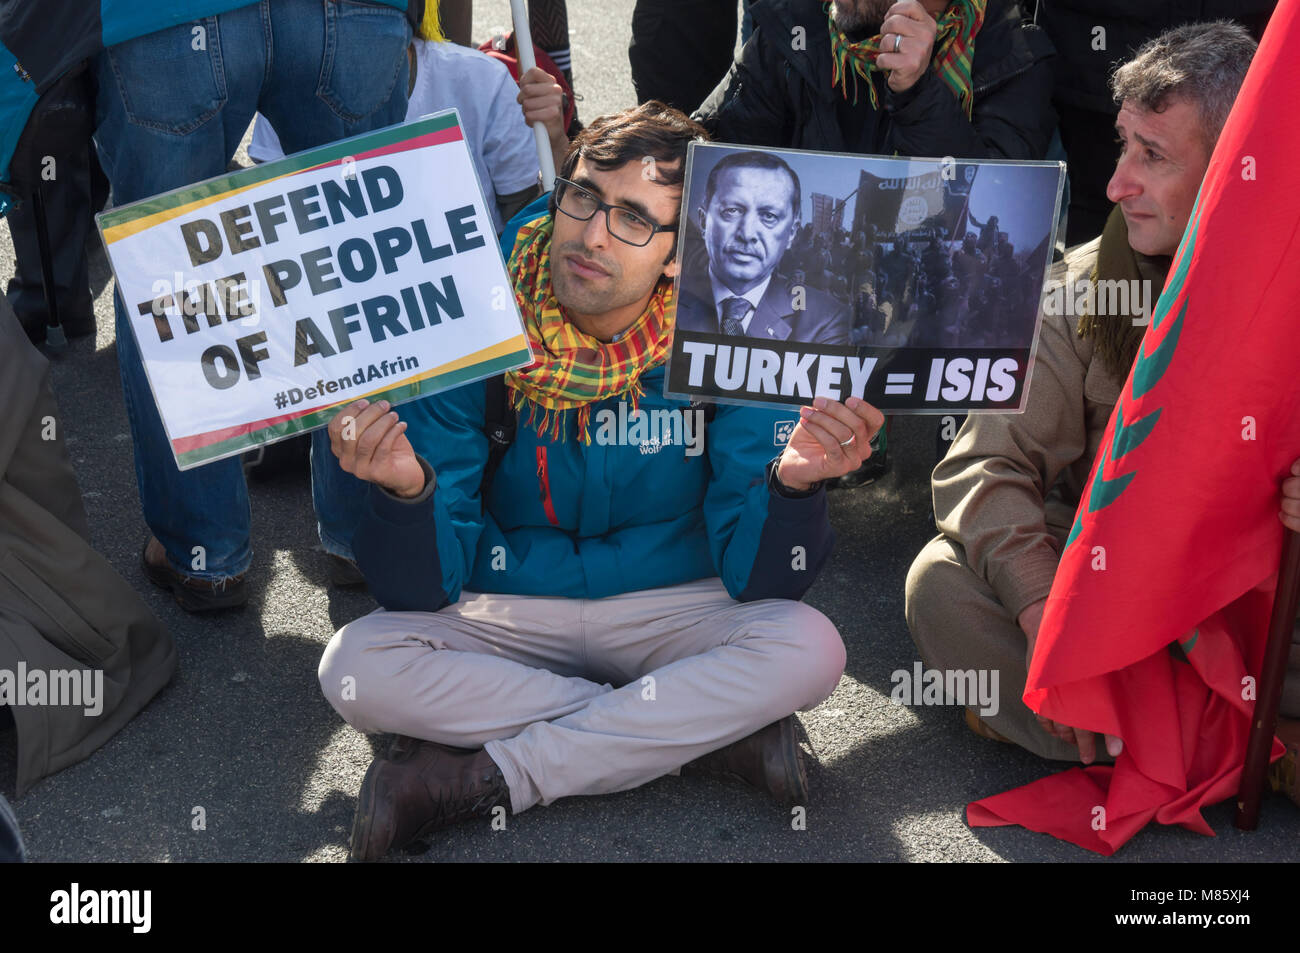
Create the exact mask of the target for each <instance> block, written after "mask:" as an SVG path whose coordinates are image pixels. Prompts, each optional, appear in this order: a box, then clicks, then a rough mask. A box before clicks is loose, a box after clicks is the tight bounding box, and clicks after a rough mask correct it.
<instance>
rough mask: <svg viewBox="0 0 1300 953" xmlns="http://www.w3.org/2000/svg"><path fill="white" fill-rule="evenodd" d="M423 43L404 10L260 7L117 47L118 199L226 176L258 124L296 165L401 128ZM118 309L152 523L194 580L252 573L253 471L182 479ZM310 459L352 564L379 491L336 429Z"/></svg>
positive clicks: (106, 78)
mask: <svg viewBox="0 0 1300 953" xmlns="http://www.w3.org/2000/svg"><path fill="white" fill-rule="evenodd" d="M409 42H410V27H409V25H408V24H407V21H406V15H405V14H404V13H403V12H402V11H400V10H397V9H395V8H393V7H387V6H380V5H378V4H371V3H361V2H354V0H329V2H326V3H322V2H321V0H274V2H273V3H272V2H270V0H262V2H260V3H254V4H251V5H250V6H246V7H241V8H240V9H238V10H232V11H230V12H228V13H222V14H220V15H218V16H215V17H206V18H204V19H202V20H198V21H195V22H193V23H185V24H180V25H177V26H174V27H168V28H166V29H163V30H159V31H158V32H156V33H150V34H149V35H147V36H142V37H139V38H138V39H134V40H128V41H127V42H125V43H120V44H118V45H116V46H113V47H110V48H109V49H108V50H106V51H105V52H104V53H103V54H101V56H100V59H99V64H98V71H99V99H98V104H97V116H96V126H97V128H96V133H95V141H96V145H97V146H98V148H99V155H100V162H101V163H102V164H103V167H104V171H105V173H106V174H107V175H108V179H109V181H110V182H111V183H112V186H113V201H114V202H115V203H116V204H118V205H122V204H126V203H128V202H134V201H136V200H138V199H142V198H146V197H148V196H151V195H156V194H158V193H160V192H166V191H169V190H171V189H174V188H178V187H180V186H184V185H189V184H190V183H193V182H198V181H200V180H202V179H207V178H211V177H212V176H216V175H221V174H223V173H224V172H225V171H226V167H227V164H228V163H229V162H230V159H231V157H232V156H233V155H234V154H235V150H236V149H237V148H238V147H239V142H240V140H241V139H242V138H243V135H244V132H245V130H247V129H248V124H249V122H251V121H252V118H253V114H254V113H256V112H258V111H260V112H262V113H263V114H264V115H265V116H266V117H267V119H269V120H270V122H271V123H272V125H274V127H275V131H276V132H277V133H278V134H279V136H280V142H281V143H282V144H283V146H284V150H285V152H286V153H294V152H298V151H300V150H303V149H308V148H312V147H314V146H319V145H323V144H324V143H328V142H333V141H334V140H336V139H342V138H345V137H347V136H352V135H357V134H359V133H362V132H367V131H369V130H371V129H378V128H381V127H383V126H388V125H392V124H393V123H398V122H401V121H402V120H403V119H404V118H405V115H406V95H407V93H406V84H407V69H408V67H407V59H406V47H407V45H408V43H409ZM115 304H116V307H117V355H118V363H119V365H120V368H121V374H122V389H123V392H124V394H125V400H126V412H127V417H128V419H129V420H130V422H131V435H132V437H133V438H134V441H135V470H136V479H137V481H138V483H139V486H140V502H141V505H142V507H143V509H144V518H145V522H146V523H147V524H148V525H149V528H150V529H151V530H152V531H153V534H154V535H155V536H157V537H158V539H159V540H160V541H161V542H162V544H163V546H164V547H165V548H166V550H167V558H168V561H169V562H170V563H171V564H172V566H173V567H174V568H175V569H177V570H178V571H180V572H182V573H184V574H185V575H187V576H192V577H197V578H202V579H211V580H220V579H226V578H229V577H231V576H236V575H239V574H240V573H243V572H244V571H245V570H247V569H248V567H249V564H250V563H251V562H252V549H251V547H250V545H249V521H250V513H249V506H248V488H247V486H246V485H245V482H244V474H243V470H242V467H241V464H240V460H239V458H238V457H230V458H227V459H225V460H218V461H216V462H215V463H209V464H207V465H205V466H202V467H197V468H195V469H192V470H187V471H184V472H182V471H180V470H179V469H177V467H176V462H175V459H174V458H173V457H172V452H171V448H170V446H169V444H168V442H167V437H166V433H165V431H164V430H163V426H162V421H161V420H160V419H159V416H158V410H157V407H156V405H155V404H154V400H153V397H152V395H151V393H150V390H149V384H148V381H147V380H146V378H145V374H144V368H143V366H142V364H141V361H140V352H139V350H138V348H137V346H136V340H135V337H134V335H133V333H132V330H131V328H130V325H129V324H128V321H127V317H126V312H125V310H124V309H123V305H122V300H121V296H120V295H118V296H116V297H115ZM311 458H312V467H311V469H312V497H313V502H314V503H315V506H316V516H317V519H318V521H319V526H318V528H319V530H320V538H321V543H322V544H323V545H324V547H325V549H326V550H327V551H328V552H331V553H336V554H338V555H340V556H346V557H348V558H351V556H352V533H353V530H354V528H355V527H356V523H357V520H358V519H359V518H360V514H361V504H362V501H363V499H364V490H365V487H364V485H363V484H362V483H361V482H360V481H358V480H356V479H355V478H354V477H351V476H349V475H348V474H346V473H344V472H343V471H342V470H341V469H339V466H338V461H337V460H335V458H334V455H333V454H332V453H331V452H330V449H329V439H328V437H327V436H326V434H325V432H324V430H317V431H316V432H315V433H313V434H312V455H311ZM198 547H202V548H201V550H200V549H199V548H198Z"/></svg>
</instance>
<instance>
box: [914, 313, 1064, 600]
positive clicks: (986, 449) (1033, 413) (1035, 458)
mask: <svg viewBox="0 0 1300 953" xmlns="http://www.w3.org/2000/svg"><path fill="white" fill-rule="evenodd" d="M1069 320H1070V319H1069V318H1067V317H1064V316H1055V317H1044V318H1043V330H1042V340H1041V341H1040V342H1039V345H1038V352H1037V355H1036V360H1035V366H1034V371H1033V379H1032V380H1031V381H1030V386H1029V396H1028V403H1027V405H1026V408H1025V411H1024V413H1021V414H971V415H970V416H969V417H968V418H967V419H966V423H965V424H964V425H963V426H962V428H961V430H960V431H959V432H958V434H957V438H956V439H955V440H954V441H953V444H952V447H951V448H950V449H949V451H948V454H947V456H945V457H944V458H943V460H941V461H940V462H939V465H938V466H936V467H935V469H934V477H933V480H932V481H931V488H932V491H933V493H934V514H935V522H936V523H937V525H938V528H939V531H940V532H941V533H943V534H944V535H946V536H948V537H949V538H951V539H953V540H955V541H956V542H958V543H961V544H962V546H964V547H965V549H966V557H967V563H968V564H969V565H970V567H971V568H972V569H973V570H974V571H975V572H976V573H977V574H979V575H980V576H981V577H983V578H984V580H985V581H986V582H987V583H988V584H989V585H990V586H991V587H992V588H993V591H994V592H996V593H997V597H998V601H999V602H1001V603H1002V605H1003V606H1004V607H1005V608H1006V610H1007V611H1008V612H1009V613H1011V617H1012V618H1016V617H1017V616H1019V614H1020V613H1021V611H1022V610H1023V609H1025V608H1026V607H1027V606H1029V605H1031V604H1033V603H1035V602H1037V601H1038V600H1040V599H1045V598H1046V597H1047V594H1048V592H1049V591H1050V590H1051V588H1052V578H1053V577H1054V576H1055V575H1056V567H1057V562H1058V560H1059V558H1060V553H1059V552H1058V550H1057V546H1058V544H1057V541H1056V538H1055V537H1054V536H1053V535H1052V534H1051V532H1050V531H1049V530H1048V528H1047V520H1046V513H1045V506H1046V498H1047V492H1048V490H1050V489H1051V487H1052V485H1053V484H1054V483H1055V482H1056V480H1057V477H1059V476H1060V474H1061V472H1062V471H1063V470H1064V469H1065V468H1066V467H1068V466H1070V465H1071V464H1073V463H1074V462H1075V461H1077V460H1078V459H1079V458H1080V457H1081V456H1083V454H1084V453H1085V452H1087V436H1088V435H1087V422H1086V418H1085V414H1084V395H1083V384H1084V375H1085V373H1086V370H1087V368H1086V367H1085V365H1084V364H1083V361H1082V360H1081V358H1080V357H1079V355H1078V353H1077V352H1076V351H1075V348H1074V344H1073V342H1072V340H1071V337H1070V336H1071V335H1073V334H1074V329H1073V328H1072V327H1071V326H1070V324H1069Z"/></svg>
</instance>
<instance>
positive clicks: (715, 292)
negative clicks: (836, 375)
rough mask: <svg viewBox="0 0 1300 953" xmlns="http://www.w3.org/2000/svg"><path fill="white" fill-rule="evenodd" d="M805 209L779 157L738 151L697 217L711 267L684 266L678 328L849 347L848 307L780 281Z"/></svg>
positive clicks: (721, 165)
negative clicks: (780, 268) (780, 267)
mask: <svg viewBox="0 0 1300 953" xmlns="http://www.w3.org/2000/svg"><path fill="white" fill-rule="evenodd" d="M801 207H802V194H801V190H800V186H799V177H798V175H796V174H795V172H794V170H793V169H791V168H790V166H789V165H788V164H787V163H786V162H785V160H784V159H782V158H780V157H779V156H775V155H772V154H770V153H767V152H736V153H732V154H731V155H728V156H726V157H725V158H723V159H722V160H721V161H719V162H718V163H717V165H715V166H714V167H713V168H712V169H711V170H710V171H709V176H708V180H707V183H706V186H705V192H704V202H703V204H702V205H701V206H700V207H699V208H698V209H697V210H696V215H697V221H696V224H698V226H699V229H700V232H701V233H702V234H703V237H704V247H705V250H706V251H707V253H708V262H707V267H704V262H703V261H699V262H688V263H685V264H684V265H683V268H682V277H681V285H680V290H679V297H678V302H677V327H678V328H679V329H680V330H682V331H695V332H703V333H707V334H724V335H741V336H745V337H757V338H764V339H766V340H770V341H786V340H789V341H797V342H804V343H815V344H841V345H847V344H849V343H850V342H849V334H850V330H851V326H852V317H851V314H850V311H849V309H848V306H847V305H846V304H845V303H844V302H841V301H838V300H836V299H835V298H834V297H833V296H831V295H829V294H827V293H825V292H823V291H819V290H817V289H815V288H811V287H807V286H805V285H803V284H801V283H792V282H788V281H786V280H785V279H783V278H781V277H780V276H779V275H778V274H777V268H778V265H779V264H780V262H781V258H782V256H784V255H785V253H786V252H787V251H788V250H789V248H790V246H791V244H792V243H793V242H794V239H795V236H796V234H797V233H798V230H799V224H800V208H801ZM692 265H695V267H691V266H692Z"/></svg>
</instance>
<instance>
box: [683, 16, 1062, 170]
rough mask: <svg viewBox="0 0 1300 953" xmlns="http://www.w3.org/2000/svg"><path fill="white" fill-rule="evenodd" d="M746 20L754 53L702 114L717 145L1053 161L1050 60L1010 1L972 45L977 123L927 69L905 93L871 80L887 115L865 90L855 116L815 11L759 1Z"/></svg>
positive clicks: (1042, 40)
mask: <svg viewBox="0 0 1300 953" xmlns="http://www.w3.org/2000/svg"><path fill="white" fill-rule="evenodd" d="M751 10H752V12H753V17H754V32H753V34H752V35H751V36H750V38H749V42H748V43H746V44H745V46H744V48H743V49H742V50H741V52H740V54H739V55H738V57H737V59H736V62H735V63H734V64H732V67H731V71H730V72H729V73H728V74H727V76H726V77H725V78H724V79H723V81H722V82H721V83H720V84H719V85H718V88H717V89H715V90H714V91H713V93H712V95H710V96H709V98H708V99H707V100H706V101H705V103H704V105H703V106H701V107H700V109H699V110H698V111H697V112H696V114H695V118H696V119H697V120H699V121H700V122H702V123H703V124H704V126H705V127H706V128H707V129H708V130H709V132H710V133H711V134H712V135H713V137H714V138H715V139H716V140H718V141H719V142H734V143H744V144H748V145H761V146H775V147H781V146H785V147H792V148H796V149H814V150H820V151H825V152H857V153H864V154H872V155H893V154H898V155H903V156H919V157H941V156H954V157H957V158H965V159H981V158H990V159H1041V158H1043V156H1044V155H1046V152H1047V147H1048V145H1049V143H1050V142H1051V139H1052V132H1053V130H1054V129H1055V125H1056V116H1055V114H1054V113H1053V111H1052V106H1051V94H1052V90H1051V85H1052V75H1051V67H1050V63H1049V60H1050V58H1051V57H1052V55H1053V50H1052V46H1051V43H1050V42H1049V41H1048V39H1047V37H1046V35H1045V34H1044V33H1043V32H1042V31H1041V30H1039V29H1038V28H1037V27H1034V26H1032V25H1027V24H1023V23H1021V14H1020V8H1019V6H1017V5H1016V4H1015V3H1014V2H1011V0H990V2H989V5H988V10H987V13H986V15H985V19H984V24H983V26H982V27H981V28H980V31H979V33H978V34H976V37H975V57H974V62H973V64H972V67H971V74H972V80H973V84H974V94H975V105H974V111H973V116H972V119H971V120H968V119H967V118H966V114H965V113H964V112H963V111H962V109H961V105H960V104H959V103H958V101H957V98H956V96H954V95H953V93H952V91H951V90H950V89H949V88H948V87H947V86H946V85H945V84H944V83H943V81H942V80H940V79H939V78H938V77H937V76H935V75H934V73H933V71H930V70H927V71H926V73H925V75H924V76H923V77H922V78H921V79H919V80H918V81H917V82H916V84H915V85H914V86H913V87H912V88H911V89H909V90H907V91H906V92H904V93H901V94H896V93H894V92H893V91H892V90H890V89H889V87H888V84H887V83H886V82H885V81H884V77H883V75H882V74H880V73H874V74H873V78H874V79H875V81H876V84H877V85H876V88H877V90H878V92H879V102H880V106H881V109H880V110H878V111H877V110H874V109H872V107H871V102H870V100H869V98H868V96H867V91H866V90H865V89H860V95H859V98H858V102H857V105H856V106H853V105H852V104H851V103H848V102H846V101H845V100H844V95H843V92H842V90H840V89H839V88H837V87H834V86H832V84H831V43H830V34H829V32H828V30H827V18H826V13H825V12H824V9H823V5H822V3H820V2H819V0H759V2H758V3H756V4H754V6H753V7H751ZM798 37H802V38H803V41H804V42H803V43H802V44H799V43H795V42H794V39H795V38H798ZM796 46H806V49H795V48H794V47H796Z"/></svg>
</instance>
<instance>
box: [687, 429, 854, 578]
mask: <svg viewBox="0 0 1300 953" xmlns="http://www.w3.org/2000/svg"><path fill="white" fill-rule="evenodd" d="M797 420H798V415H797V414H795V413H792V412H791V411H789V410H785V409H783V410H780V411H768V410H764V409H759V408H752V407H734V406H719V407H718V412H717V415H716V416H715V417H714V419H713V420H712V421H711V422H710V423H709V425H708V428H707V429H706V431H705V440H706V442H707V451H708V454H709V465H710V467H711V468H712V474H711V476H710V480H709V488H708V491H707V492H706V494H705V498H704V521H705V526H706V527H707V529H708V533H709V545H710V548H711V550H712V554H713V561H714V565H715V568H716V569H717V572H718V575H719V576H720V577H721V578H722V582H723V584H724V585H725V586H726V588H727V592H728V593H730V594H731V596H732V598H734V599H738V600H739V601H741V602H751V601H754V600H757V599H801V598H802V597H803V594H804V593H805V592H807V591H808V588H809V587H810V586H811V585H812V584H813V581H814V580H815V579H816V578H817V573H818V572H820V571H821V568H822V566H823V565H824V564H825V562H826V559H827V558H828V557H829V556H830V553H831V548H832V546H833V545H834V542H835V534H834V533H833V532H832V530H831V525H830V515H829V510H828V507H827V503H826V490H825V488H824V487H821V488H818V489H817V490H816V491H815V492H812V493H808V494H791V495H783V494H782V493H781V492H780V491H779V490H778V489H777V488H776V486H775V472H774V471H775V465H776V459H777V458H779V456H780V452H781V448H782V446H783V445H782V444H779V443H778V442H777V440H776V435H777V433H778V429H781V430H783V431H784V432H787V433H788V431H789V430H792V429H793V428H794V425H795V423H796V422H797Z"/></svg>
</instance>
